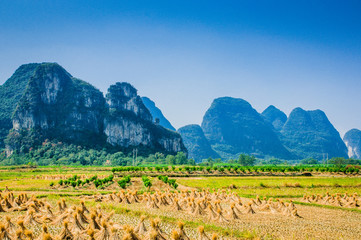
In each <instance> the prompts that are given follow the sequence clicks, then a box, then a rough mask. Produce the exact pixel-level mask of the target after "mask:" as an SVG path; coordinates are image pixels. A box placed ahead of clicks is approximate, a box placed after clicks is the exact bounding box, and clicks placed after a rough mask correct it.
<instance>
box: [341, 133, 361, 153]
mask: <svg viewBox="0 0 361 240" xmlns="http://www.w3.org/2000/svg"><path fill="white" fill-rule="evenodd" d="M343 141H344V142H345V144H346V147H347V150H348V156H349V157H350V158H356V159H361V131H360V130H358V129H351V130H350V131H348V132H347V133H346V134H345V136H344V138H343Z"/></svg>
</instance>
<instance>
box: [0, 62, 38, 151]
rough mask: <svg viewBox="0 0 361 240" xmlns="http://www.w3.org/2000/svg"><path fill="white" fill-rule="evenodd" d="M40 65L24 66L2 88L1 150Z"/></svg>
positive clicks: (0, 94)
mask: <svg viewBox="0 0 361 240" xmlns="http://www.w3.org/2000/svg"><path fill="white" fill-rule="evenodd" d="M38 66H39V64H38V63H30V64H24V65H22V66H20V67H19V68H18V69H17V70H16V71H15V73H14V74H13V75H12V76H11V77H10V78H9V79H8V80H7V81H6V82H5V83H4V84H3V85H1V86H0V148H2V147H4V146H5V145H4V140H5V138H6V136H7V135H8V133H9V130H10V129H11V128H12V115H13V113H14V111H15V108H16V106H17V104H18V102H19V100H20V98H21V96H22V95H23V94H24V92H25V89H26V86H27V84H28V82H29V79H30V78H31V77H32V75H33V74H34V71H35V69H36V68H37V67H38Z"/></svg>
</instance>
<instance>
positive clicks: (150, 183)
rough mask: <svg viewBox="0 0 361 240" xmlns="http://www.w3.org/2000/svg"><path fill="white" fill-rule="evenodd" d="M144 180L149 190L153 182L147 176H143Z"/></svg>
mask: <svg viewBox="0 0 361 240" xmlns="http://www.w3.org/2000/svg"><path fill="white" fill-rule="evenodd" d="M142 181H143V184H144V186H145V187H146V188H148V190H149V189H150V187H151V186H152V182H151V181H150V179H149V178H148V177H147V176H142Z"/></svg>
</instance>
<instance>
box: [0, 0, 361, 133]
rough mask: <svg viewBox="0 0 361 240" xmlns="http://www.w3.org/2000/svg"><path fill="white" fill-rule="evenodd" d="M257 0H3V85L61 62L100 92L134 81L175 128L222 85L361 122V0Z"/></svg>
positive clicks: (347, 124) (339, 120)
mask: <svg viewBox="0 0 361 240" xmlns="http://www.w3.org/2000/svg"><path fill="white" fill-rule="evenodd" d="M202 3H203V4H202ZM258 3H259V4H258V5H256V4H254V1H252V3H251V1H249V2H247V1H245V2H242V3H238V2H237V1H226V2H222V4H220V3H217V2H216V1H206V2H196V3H195V2H193V1H179V2H176V1H175V2H172V3H170V2H167V1H157V2H156V3H150V2H147V1H137V2H136V3H135V1H122V2H118V1H107V2H106V3H99V2H97V1H72V2H68V3H65V2H64V1H59V0H56V1H51V3H50V2H47V1H37V2H36V3H35V2H32V1H25V0H23V1H17V0H15V1H2V2H1V3H0V21H1V23H2V24H0V51H1V55H0V59H1V64H0V84H3V83H4V82H5V81H6V80H7V79H8V78H9V77H10V76H11V75H12V74H13V72H14V71H15V70H16V69H17V68H18V67H19V66H20V65H21V64H25V63H30V62H57V63H59V64H60V65H62V66H63V67H64V68H65V69H66V70H67V71H68V72H69V73H71V74H72V75H73V76H74V77H77V78H80V79H82V80H85V81H87V82H89V83H91V84H93V85H94V86H96V87H97V88H99V89H100V90H101V91H102V92H103V93H104V92H106V90H107V88H108V87H109V86H110V85H111V84H114V83H115V82H122V81H125V82H129V83H131V84H132V85H133V86H135V87H136V88H137V89H138V93H139V95H141V96H147V97H149V98H150V99H151V100H153V101H154V102H155V103H156V105H157V106H158V107H159V108H160V109H161V110H162V112H163V114H164V115H165V117H166V118H167V119H168V120H169V121H170V122H171V123H172V125H173V126H174V127H175V128H177V129H178V128H179V127H182V126H184V125H187V124H200V123H201V121H202V118H203V115H204V113H205V111H206V110H207V109H208V107H209V106H210V105H211V103H212V101H213V99H215V98H217V97H223V96H231V97H237V98H242V99H245V100H247V101H248V102H249V103H250V104H251V105H252V106H253V107H254V108H255V109H256V110H257V111H258V112H262V111H263V110H264V109H265V108H267V107H268V106H269V105H274V106H276V107H277V108H279V109H281V110H282V111H284V112H285V113H286V114H287V115H289V113H290V112H291V110H292V109H294V108H296V107H301V108H303V109H305V110H314V109H321V110H323V111H324V112H325V113H326V114H327V116H328V118H329V120H330V121H331V123H332V124H333V125H334V126H335V128H336V129H337V130H338V131H339V132H340V134H341V136H343V134H344V133H345V132H346V131H348V130H350V129H352V128H358V129H361V121H360V120H359V119H361V111H360V110H359V109H360V107H361V106H360V104H361V95H360V92H361V81H360V80H361V68H360V66H361V32H360V31H358V30H357V29H361V16H360V14H359V12H361V11H360V10H361V4H360V3H358V2H357V1H349V2H347V3H342V5H340V4H338V2H336V1H328V2H327V3H315V2H313V1H305V2H303V3H298V4H294V3H290V2H288V1H276V2H272V3H269V2H267V1H259V2H258Z"/></svg>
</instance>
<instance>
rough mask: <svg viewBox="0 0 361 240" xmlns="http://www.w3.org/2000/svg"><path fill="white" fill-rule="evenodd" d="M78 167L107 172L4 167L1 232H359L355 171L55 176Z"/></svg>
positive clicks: (160, 235)
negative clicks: (73, 180) (72, 181)
mask: <svg viewBox="0 0 361 240" xmlns="http://www.w3.org/2000/svg"><path fill="white" fill-rule="evenodd" d="M75 174H76V175H78V178H79V179H80V180H83V181H84V182H85V179H87V178H91V177H92V176H95V175H97V177H98V178H99V179H104V178H106V177H107V176H109V175H111V174H112V172H111V169H110V168H95V167H94V168H93V167H89V168H73V167H61V168H36V169H0V189H1V190H2V193H1V205H2V210H3V211H1V212H0V221H1V222H2V224H0V231H1V234H4V233H7V234H9V236H10V237H13V238H11V239H17V238H16V236H17V234H20V235H21V234H23V238H20V239H43V238H44V237H45V235H46V237H50V238H48V239H56V238H60V239H67V238H66V236H67V235H66V234H68V235H69V234H70V235H71V236H72V238H69V239H104V240H106V239H207V237H208V239H359V238H360V237H359V236H361V207H360V204H361V199H360V197H359V196H360V194H361V178H360V177H358V176H327V175H324V176H315V177H312V176H311V177H300V176H297V177H289V176H284V177H282V176H244V177H226V176H224V177H196V176H192V177H180V178H171V179H175V180H176V182H177V184H178V187H177V189H174V188H173V187H171V186H170V185H169V184H166V183H165V182H164V181H161V180H159V179H158V178H156V177H148V178H149V179H150V181H151V182H152V186H151V187H150V188H149V187H145V186H144V183H143V181H142V179H141V178H140V177H131V179H130V181H129V183H127V185H126V187H125V189H123V188H121V187H119V184H118V183H117V182H118V181H119V180H121V179H122V177H121V176H114V179H113V180H112V181H110V182H108V183H106V184H103V185H101V186H100V187H98V188H97V187H95V186H94V183H92V182H90V183H86V184H84V185H78V186H75V187H73V186H71V185H64V184H63V185H59V183H58V182H59V181H60V180H62V179H63V180H66V179H68V178H70V177H72V176H73V175H75ZM51 183H53V184H51ZM50 185H52V186H50ZM6 187H8V188H6ZM25 195H26V197H25ZM82 202H83V203H84V205H82ZM83 207H86V208H87V210H89V212H87V211H83V210H82V208H83ZM49 209H50V212H51V213H52V214H53V215H51V213H50V212H49ZM9 219H10V222H11V223H9ZM22 222H23V223H22ZM22 226H23V227H22ZM43 226H46V228H47V232H46V231H45V230H44V229H43V228H44V227H43ZM183 226H184V227H183ZM20 232H21V233H20ZM47 234H48V235H47ZM64 234H65V235H64ZM70 235H69V236H70ZM2 236H4V235H2ZM61 237H63V238H61ZM187 237H188V238H187Z"/></svg>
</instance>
